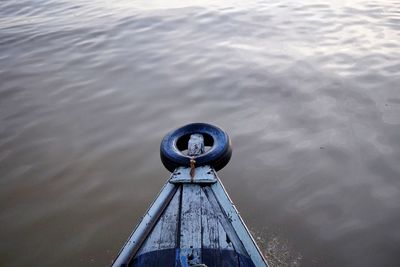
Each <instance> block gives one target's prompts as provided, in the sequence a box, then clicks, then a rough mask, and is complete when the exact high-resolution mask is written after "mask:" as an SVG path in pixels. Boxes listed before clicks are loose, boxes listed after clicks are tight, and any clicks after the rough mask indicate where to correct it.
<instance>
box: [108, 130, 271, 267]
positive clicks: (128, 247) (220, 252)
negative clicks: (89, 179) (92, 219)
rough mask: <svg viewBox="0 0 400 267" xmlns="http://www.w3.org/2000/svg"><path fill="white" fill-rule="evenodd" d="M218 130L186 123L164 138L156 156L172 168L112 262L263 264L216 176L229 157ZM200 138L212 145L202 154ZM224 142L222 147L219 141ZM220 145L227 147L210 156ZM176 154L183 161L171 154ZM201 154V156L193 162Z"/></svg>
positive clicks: (200, 266)
mask: <svg viewBox="0 0 400 267" xmlns="http://www.w3.org/2000/svg"><path fill="white" fill-rule="evenodd" d="M182 129H183V130H182ZM213 129H217V133H215V132H212V130H213ZM221 131H222V130H221V129H219V128H216V127H215V126H212V125H209V124H189V125H187V126H184V127H182V128H180V129H178V130H176V131H174V132H172V133H170V134H168V135H167V136H166V137H165V138H164V140H163V142H162V144H161V158H162V160H163V163H164V165H165V166H166V167H167V168H168V169H174V171H173V173H172V175H171V177H170V178H169V180H168V181H167V182H166V184H165V185H164V187H163V188H162V190H161V192H160V193H159V195H158V197H157V198H156V199H155V201H154V202H153V204H152V205H151V206H150V208H149V209H148V211H147V212H146V214H145V215H144V217H143V218H142V220H141V222H140V223H139V224H138V225H137V226H136V229H135V230H134V231H133V233H132V234H131V236H130V237H129V239H128V241H127V242H126V243H125V245H124V246H123V248H122V249H121V251H120V252H119V254H118V256H117V258H116V259H115V260H114V263H113V265H112V266H150V267H156V266H157V267H158V266H163V267H188V266H192V267H194V266H197V267H206V266H208V267H211V266H241V267H253V266H257V267H258V266H268V264H267V261H266V260H265V259H264V257H263V255H262V253H261V252H260V250H259V248H258V247H257V245H256V243H255V241H254V239H253V238H252V236H251V234H250V233H249V231H248V229H247V227H246V225H245V224H244V222H243V220H242V219H241V217H240V215H239V213H238V211H237V210H236V208H235V206H234V204H233V203H232V201H231V199H230V198H229V196H228V194H227V192H226V191H225V189H224V187H223V185H222V183H221V181H220V179H219V178H218V176H217V174H216V170H218V169H220V168H222V167H224V166H225V165H226V163H227V161H229V159H230V155H231V149H230V140H229V137H228V136H227V135H226V133H225V132H223V131H222V133H223V137H224V138H222V139H223V140H222V141H221V138H220V137H221V136H218V134H220V133H221ZM210 137H211V138H210ZM166 139H167V140H166ZM171 139H172V141H171ZM181 139H184V140H183V141H188V143H189V145H188V155H184V153H183V152H180V151H179V149H180V148H181V145H180V144H179V142H181V141H180V140H181ZM204 140H205V141H206V146H207V142H208V141H210V142H208V145H210V144H211V145H212V147H211V149H210V150H208V152H207V151H205V149H204ZM207 140H208V141H207ZM226 142H228V147H227V146H226V144H222V143H226ZM181 143H182V142H181ZM171 144H172V145H171ZM223 145H225V148H226V147H227V149H222V150H221V151H223V152H221V153H219V154H218V153H217V154H218V155H216V154H215V153H214V152H215V151H216V150H218V146H219V147H221V146H223ZM169 146H170V147H169ZM214 147H216V148H215V149H214ZM165 149H167V150H171V149H172V150H174V151H172V152H171V151H169V152H165ZM213 149H214V150H213ZM175 150H176V151H175ZM210 151H211V152H210ZM168 153H172V154H168ZM176 153H178V154H180V155H179V156H182V155H183V156H184V158H185V159H186V162H184V163H183V164H182V162H180V161H179V160H177V159H176V158H174V156H177V154H176ZM171 155H172V156H171ZM202 155H203V156H206V157H205V159H203V161H204V162H202V164H201V166H198V165H197V161H196V159H201V158H200V156H202ZM221 159H223V160H221ZM222 161H224V162H222ZM176 164H178V165H183V166H179V167H176Z"/></svg>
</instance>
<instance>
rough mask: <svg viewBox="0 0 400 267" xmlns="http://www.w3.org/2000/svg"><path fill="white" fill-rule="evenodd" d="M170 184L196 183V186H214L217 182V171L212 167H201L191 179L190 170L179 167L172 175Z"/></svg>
mask: <svg viewBox="0 0 400 267" xmlns="http://www.w3.org/2000/svg"><path fill="white" fill-rule="evenodd" d="M169 182H170V183H173V184H183V183H196V184H212V183H215V182H217V178H216V174H215V171H214V170H213V169H212V168H211V167H210V166H200V167H197V168H196V169H195V172H194V177H193V178H192V177H190V168H187V167H178V168H176V170H175V171H174V172H173V173H172V174H171V179H170V180H169Z"/></svg>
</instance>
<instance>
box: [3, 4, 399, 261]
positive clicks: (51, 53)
mask: <svg viewBox="0 0 400 267" xmlns="http://www.w3.org/2000/svg"><path fill="white" fill-rule="evenodd" d="M146 2H148V1H128V0H117V1H83V0H70V1H61V0H37V1H27V0H21V1H11V0H5V1H1V2H0V229H1V230H0V236H1V240H2V242H1V244H0V265H1V266H13V267H14V266H27V265H31V266H90V265H93V266H108V265H109V264H110V262H111V261H112V259H113V257H114V256H115V255H116V253H117V252H118V250H119V248H120V247H121V246H122V244H123V242H124V241H125V240H126V238H127V237H128V235H129V233H130V231H131V230H132V228H133V226H134V225H135V224H136V222H137V221H138V219H139V218H140V217H141V216H142V215H143V213H144V212H145V210H146V209H147V207H148V205H149V204H150V203H151V201H152V200H153V198H154V197H155V196H156V194H157V193H158V191H159V189H160V188H161V186H162V184H163V183H164V182H165V180H166V179H167V178H168V176H169V173H168V172H167V171H166V170H165V169H164V168H163V166H162V164H161V162H160V160H159V143H160V141H161V139H162V137H163V136H164V134H165V133H166V132H168V131H170V130H172V129H174V128H176V127H178V126H181V125H183V124H186V123H189V122H197V121H199V122H208V123H213V124H216V125H219V126H220V127H222V128H223V129H225V130H226V131H227V132H228V133H229V134H230V135H231V138H232V141H233V148H234V152H233V158H232V160H231V163H230V164H229V165H228V166H227V167H226V168H225V169H224V170H222V171H221V172H220V174H219V175H220V177H221V179H222V181H223V182H224V185H225V186H226V188H227V190H228V192H229V193H230V195H231V197H232V199H233V200H234V202H235V204H236V205H237V207H238V209H239V211H241V214H242V216H243V218H244V219H245V221H246V222H247V224H248V226H249V227H250V228H251V229H252V231H253V232H254V233H255V235H256V237H257V240H258V242H259V243H260V244H261V246H262V249H263V251H264V252H265V254H267V255H270V256H271V252H269V250H270V249H272V250H274V249H276V250H277V251H278V252H274V251H272V256H273V257H275V258H278V259H280V260H281V263H279V261H277V260H274V259H272V258H271V259H270V260H271V261H273V262H276V264H275V266H298V265H301V266H398V265H399V262H400V212H399V210H400V191H399V190H400V165H399V162H400V2H398V1H397V2H396V1H367V0H365V1H352V2H348V1H332V2H327V1H326V2H321V1H312V0H307V1H303V2H301V3H300V2H299V3H296V2H293V1H286V0H282V1H246V3H242V2H235V1H190V3H188V2H187V1H182V2H180V1H175V2H171V1H152V3H146ZM281 251H283V252H281ZM282 253H283V254H282ZM285 253H286V254H285ZM272 256H271V257H272Z"/></svg>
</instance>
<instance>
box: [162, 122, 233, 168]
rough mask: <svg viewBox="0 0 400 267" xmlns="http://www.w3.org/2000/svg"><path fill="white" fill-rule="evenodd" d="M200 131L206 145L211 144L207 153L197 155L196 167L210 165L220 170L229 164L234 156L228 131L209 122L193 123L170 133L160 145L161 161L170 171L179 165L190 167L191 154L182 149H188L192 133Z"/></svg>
mask: <svg viewBox="0 0 400 267" xmlns="http://www.w3.org/2000/svg"><path fill="white" fill-rule="evenodd" d="M194 133H199V134H202V135H203V137H204V144H205V146H211V149H210V150H208V151H207V152H206V153H204V154H201V155H199V156H197V157H195V160H196V167H198V166H204V165H210V166H211V167H213V168H214V170H216V171H219V170H221V169H222V168H223V167H225V166H226V164H228V162H229V160H230V159H231V156H232V147H231V140H230V138H229V136H228V134H227V133H226V132H224V131H223V130H221V129H220V128H218V127H216V126H214V125H211V124H207V123H192V124H188V125H185V126H183V127H180V128H178V129H176V130H174V131H172V132H170V133H168V134H167V135H166V136H165V137H164V138H163V140H162V141H161V145H160V156H161V161H162V163H163V164H164V166H165V168H167V169H168V170H169V171H170V172H173V171H174V170H175V169H176V168H177V167H181V166H184V167H189V166H190V158H191V157H190V156H187V155H185V154H183V153H182V152H181V151H183V150H185V149H187V144H188V141H189V138H190V135H191V134H194Z"/></svg>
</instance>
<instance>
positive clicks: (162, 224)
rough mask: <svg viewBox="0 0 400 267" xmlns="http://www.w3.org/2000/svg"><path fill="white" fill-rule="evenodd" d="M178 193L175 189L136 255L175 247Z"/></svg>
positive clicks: (179, 193)
mask: <svg viewBox="0 0 400 267" xmlns="http://www.w3.org/2000/svg"><path fill="white" fill-rule="evenodd" d="M180 195H181V192H180V190H177V191H176V193H175V195H174V197H173V198H172V200H171V201H170V203H169V204H168V207H167V208H166V209H165V210H164V212H163V214H162V215H161V216H160V218H159V221H158V223H157V224H156V225H155V226H154V228H153V230H152V231H151V233H150V234H149V235H148V237H147V239H146V241H145V242H144V243H143V245H142V247H141V248H140V250H139V251H138V252H137V254H136V256H139V255H141V254H144V253H148V252H151V251H158V250H163V249H173V248H175V247H176V239H177V236H176V235H177V228H178V216H179V202H180Z"/></svg>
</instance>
